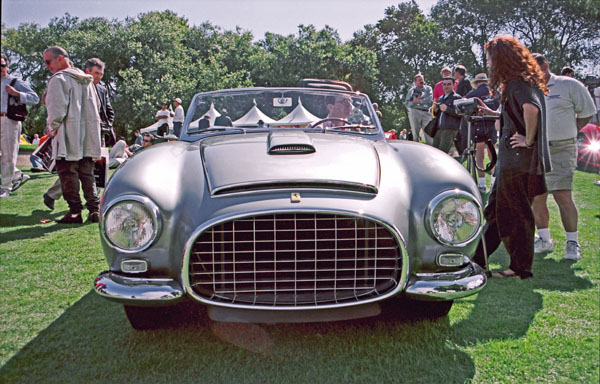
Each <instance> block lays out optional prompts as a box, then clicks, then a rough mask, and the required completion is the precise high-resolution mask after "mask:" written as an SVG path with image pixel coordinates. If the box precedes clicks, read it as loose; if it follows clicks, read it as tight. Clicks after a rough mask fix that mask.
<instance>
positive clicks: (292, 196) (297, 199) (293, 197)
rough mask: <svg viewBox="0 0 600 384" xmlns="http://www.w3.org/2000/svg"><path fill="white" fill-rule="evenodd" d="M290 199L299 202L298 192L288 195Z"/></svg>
mask: <svg viewBox="0 0 600 384" xmlns="http://www.w3.org/2000/svg"><path fill="white" fill-rule="evenodd" d="M290 199H291V200H292V203H299V202H300V194H299V193H298V192H294V193H292V195H291V196H290Z"/></svg>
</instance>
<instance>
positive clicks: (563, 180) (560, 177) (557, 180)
mask: <svg viewBox="0 0 600 384" xmlns="http://www.w3.org/2000/svg"><path fill="white" fill-rule="evenodd" d="M550 163H551V164H552V171H551V172H550V173H546V186H547V187H548V191H556V190H563V189H568V190H572V189H573V175H574V174H575V168H576V167H577V143H576V142H575V140H572V141H571V142H569V141H567V142H566V143H565V141H563V142H550Z"/></svg>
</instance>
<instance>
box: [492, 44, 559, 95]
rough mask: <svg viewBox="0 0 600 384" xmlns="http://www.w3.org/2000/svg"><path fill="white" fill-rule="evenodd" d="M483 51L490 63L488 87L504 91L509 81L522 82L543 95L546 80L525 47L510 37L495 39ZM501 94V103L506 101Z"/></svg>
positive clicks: (546, 90)
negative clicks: (537, 89)
mask: <svg viewBox="0 0 600 384" xmlns="http://www.w3.org/2000/svg"><path fill="white" fill-rule="evenodd" d="M485 51H486V53H487V55H488V57H489V58H490V59H491V61H492V67H491V68H490V73H491V75H490V87H491V88H494V89H498V88H499V89H500V90H505V89H506V87H507V86H508V83H509V82H510V81H511V80H522V81H524V82H526V83H527V84H529V85H531V86H532V87H537V88H540V89H541V90H542V91H543V92H544V93H547V92H548V89H547V88H546V79H545V76H544V73H543V72H542V70H541V68H540V66H539V64H538V63H537V61H536V60H535V58H534V57H533V55H532V54H531V52H530V51H529V49H527V47H525V46H524V45H523V44H521V43H519V41H518V40H517V39H515V38H514V37H510V36H502V37H497V38H495V39H494V40H492V41H490V42H488V43H487V44H486V45H485ZM506 97H507V95H506V93H505V92H503V93H502V102H504V101H506Z"/></svg>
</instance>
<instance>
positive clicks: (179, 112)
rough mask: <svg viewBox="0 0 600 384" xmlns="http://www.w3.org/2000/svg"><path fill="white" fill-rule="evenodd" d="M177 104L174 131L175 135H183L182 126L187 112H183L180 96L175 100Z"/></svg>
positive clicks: (174, 102)
mask: <svg viewBox="0 0 600 384" xmlns="http://www.w3.org/2000/svg"><path fill="white" fill-rule="evenodd" d="M173 104H175V116H173V133H175V136H177V137H179V136H181V127H182V126H183V120H185V114H184V113H183V107H182V106H181V99H180V98H179V97H177V98H175V100H173Z"/></svg>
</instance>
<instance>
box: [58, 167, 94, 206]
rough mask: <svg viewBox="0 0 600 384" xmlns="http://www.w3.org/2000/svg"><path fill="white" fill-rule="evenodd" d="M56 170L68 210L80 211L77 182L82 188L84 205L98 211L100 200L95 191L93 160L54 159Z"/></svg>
mask: <svg viewBox="0 0 600 384" xmlns="http://www.w3.org/2000/svg"><path fill="white" fill-rule="evenodd" d="M56 172H58V177H59V178H60V187H61V189H62V193H63V197H64V198H65V200H66V201H67V204H69V212H70V213H72V214H77V213H81V210H82V209H83V206H82V205H81V197H79V182H81V187H82V189H83V197H84V198H85V202H86V203H85V206H86V207H87V209H88V210H89V211H90V213H92V212H98V209H99V206H100V200H99V199H98V192H97V191H96V180H95V179H94V160H93V159H92V158H90V157H84V158H83V159H81V160H79V161H67V160H63V159H58V160H56Z"/></svg>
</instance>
